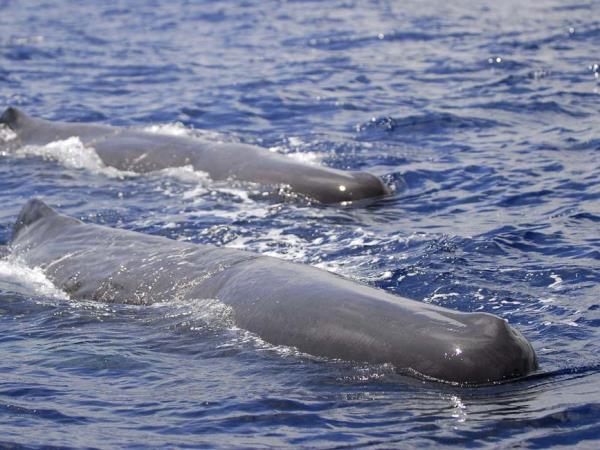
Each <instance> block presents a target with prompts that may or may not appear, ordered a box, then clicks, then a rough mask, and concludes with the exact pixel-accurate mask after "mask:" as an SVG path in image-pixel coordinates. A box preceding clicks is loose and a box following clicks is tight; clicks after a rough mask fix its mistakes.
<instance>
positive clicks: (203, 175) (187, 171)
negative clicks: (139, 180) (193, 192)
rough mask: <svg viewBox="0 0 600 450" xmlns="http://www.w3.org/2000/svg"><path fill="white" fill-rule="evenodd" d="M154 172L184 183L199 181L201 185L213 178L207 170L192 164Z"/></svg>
mask: <svg viewBox="0 0 600 450" xmlns="http://www.w3.org/2000/svg"><path fill="white" fill-rule="evenodd" d="M153 173H154V174H157V175H162V176H167V177H171V178H175V179H176V180H179V181H183V182H184V183H194V184H195V183H198V184H200V185H206V184H208V183H209V182H210V180H211V178H210V175H209V174H208V173H207V172H203V171H201V170H196V169H194V166H192V165H191V164H190V165H187V166H181V167H167V168H166V169H161V170H157V171H155V172H153Z"/></svg>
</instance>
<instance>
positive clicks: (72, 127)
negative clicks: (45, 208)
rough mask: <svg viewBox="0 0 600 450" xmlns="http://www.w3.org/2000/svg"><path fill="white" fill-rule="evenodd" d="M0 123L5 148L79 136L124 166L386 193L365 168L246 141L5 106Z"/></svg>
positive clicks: (322, 195)
mask: <svg viewBox="0 0 600 450" xmlns="http://www.w3.org/2000/svg"><path fill="white" fill-rule="evenodd" d="M0 123H2V124H4V125H5V126H8V127H9V128H10V129H11V130H12V131H13V132H14V133H16V136H17V137H16V139H15V140H14V141H12V142H10V145H6V149H5V151H10V150H13V149H15V148H18V147H22V146H42V145H46V144H48V143H50V142H54V141H60V140H64V139H69V138H71V137H77V138H79V139H80V140H81V142H82V144H83V145H85V146H86V147H92V148H93V149H94V150H95V151H96V153H97V154H98V156H99V157H100V159H101V160H102V162H103V163H104V164H105V165H106V166H109V167H114V168H116V169H118V170H123V171H131V172H137V173H147V172H152V171H156V170H161V169H165V168H174V167H182V166H192V167H193V168H194V169H195V170H199V171H203V172H205V173H207V174H208V175H209V176H210V177H211V178H212V179H213V180H230V179H231V180H239V181H243V182H253V183H258V184H260V185H263V186H271V187H279V186H286V187H288V188H289V189H290V190H291V192H292V193H297V194H301V195H304V196H306V197H308V198H310V199H313V200H316V201H318V202H321V203H326V204H327V203H344V202H346V203H349V202H355V201H359V200H364V199H372V198H378V197H382V196H385V195H388V194H390V189H389V188H388V187H387V186H386V185H385V184H384V183H383V182H382V180H381V179H380V178H379V177H377V176H375V175H373V174H370V173H368V172H363V171H343V170H337V169H333V168H329V167H324V166H317V165H309V164H305V163H302V162H300V161H296V160H293V159H292V158H289V157H287V156H285V155H281V154H278V153H274V152H271V151H269V150H268V149H266V148H262V147H259V146H255V145H250V144H244V143H222V142H221V143H220V142H212V141H207V140H202V139H200V138H192V137H183V136H170V135H160V134H156V133H150V132H146V131H141V130H134V129H129V128H125V127H113V126H108V125H100V124H90V123H68V122H50V121H47V120H43V119H39V118H34V117H30V116H28V115H27V114H25V113H24V112H23V111H21V110H19V109H17V108H14V107H9V108H7V109H6V111H4V113H3V114H2V116H1V117H0Z"/></svg>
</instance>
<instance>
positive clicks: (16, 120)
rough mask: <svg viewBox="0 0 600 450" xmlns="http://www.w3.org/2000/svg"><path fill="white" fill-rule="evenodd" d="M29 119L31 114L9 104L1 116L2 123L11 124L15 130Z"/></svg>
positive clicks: (0, 121)
mask: <svg viewBox="0 0 600 450" xmlns="http://www.w3.org/2000/svg"><path fill="white" fill-rule="evenodd" d="M27 119H29V116H28V115H27V114H25V113H24V112H23V111H21V110H20V109H17V108H15V107H13V106H9V107H8V108H6V110H5V111H4V113H3V114H2V116H0V123H3V124H5V125H7V126H9V127H10V128H11V129H13V130H16V129H17V128H19V127H20V126H21V125H22V124H23V122H25V121H26V120H27Z"/></svg>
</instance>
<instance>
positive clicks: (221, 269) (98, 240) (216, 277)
mask: <svg viewBox="0 0 600 450" xmlns="http://www.w3.org/2000/svg"><path fill="white" fill-rule="evenodd" d="M16 228H17V234H16V235H15V236H14V237H13V240H12V241H11V244H10V245H11V249H12V253H13V254H14V255H15V256H16V257H19V258H20V259H21V260H22V261H23V262H24V263H26V264H28V265H29V266H39V267H42V268H44V271H45V274H46V276H47V277H48V278H49V279H50V280H51V281H52V282H53V283H55V285H56V286H57V287H59V288H60V289H62V290H63V291H64V292H66V293H67V294H68V295H69V296H70V297H71V298H73V299H91V300H99V301H103V302H122V303H133V304H151V303H156V302H164V301H166V300H167V301H168V300H178V301H179V300H184V301H194V302H195V301H202V299H216V300H218V301H219V302H220V303H222V305H223V306H224V307H225V309H226V310H227V311H230V312H228V317H229V318H230V319H231V320H233V323H234V324H235V326H237V327H240V328H243V329H245V330H247V331H250V332H252V333H255V334H256V335H257V336H259V337H260V338H262V339H263V340H265V341H266V342H269V343H271V344H274V345H286V346H292V347H296V348H298V350H300V351H301V352H305V353H308V354H312V355H315V356H325V357H331V358H337V359H344V360H352V361H358V362H370V363H376V364H381V363H392V364H393V365H394V367H396V369H398V370H400V371H401V372H404V371H408V373H415V372H418V373H419V374H421V375H422V376H425V377H430V378H434V379H438V380H444V381H451V382H457V383H469V384H486V383H488V382H494V381H500V380H505V379H510V378H514V377H519V376H523V375H526V374H527V373H529V372H530V371H532V370H535V368H536V367H537V361H536V357H535V352H534V350H533V348H532V347H531V345H530V344H529V343H528V342H527V341H526V340H525V338H524V337H523V336H522V335H521V334H520V333H519V332H518V331H517V330H515V329H513V328H512V327H510V326H509V325H508V324H507V323H506V322H505V321H504V320H502V319H501V318H499V317H496V316H493V315H490V314H485V313H461V312H457V311H451V310H448V309H445V308H442V307H439V306H435V305H431V304H426V303H421V302H416V301H413V300H409V299H406V298H402V297H398V296H395V295H392V294H390V293H387V292H384V291H381V290H378V289H374V288H372V287H368V286H364V285H361V284H358V283H355V282H353V281H351V280H347V279H344V278H342V277H340V276H338V275H335V274H331V273H328V272H326V271H323V270H320V269H317V268H315V267H311V266H306V265H302V264H295V263H292V262H288V261H282V260H280V259H277V258H272V257H268V256H261V255H258V254H255V253H250V252H244V251H240V250H237V249H229V248H219V247H213V246H207V245H198V244H192V243H186V242H178V241H173V240H170V239H166V238H164V237H160V236H151V235H146V234H142V233H135V232H132V231H127V230H120V229H114V228H107V227H103V226H100V225H94V224H84V223H83V222H81V221H79V220H76V219H72V218H70V217H67V216H63V215H62V214H59V213H57V212H55V211H53V210H52V209H51V208H49V207H48V206H46V205H45V204H44V203H42V202H41V201H39V200H31V201H30V202H28V203H27V204H26V205H25V207H24V209H23V211H22V213H21V214H20V215H19V219H18V224H17V225H16Z"/></svg>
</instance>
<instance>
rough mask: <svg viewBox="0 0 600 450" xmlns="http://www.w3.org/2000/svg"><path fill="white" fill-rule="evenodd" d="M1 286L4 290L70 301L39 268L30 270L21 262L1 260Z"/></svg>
mask: <svg viewBox="0 0 600 450" xmlns="http://www.w3.org/2000/svg"><path fill="white" fill-rule="evenodd" d="M0 286H2V289H4V290H14V291H17V292H27V293H30V294H33V295H40V296H44V297H53V298H58V299H61V300H68V299H69V296H68V295H67V294H66V293H65V292H63V291H61V290H60V289H58V288H57V287H56V286H54V284H52V282H51V281H50V280H49V279H48V278H47V277H46V275H45V274H44V271H43V270H42V269H41V268H39V267H34V268H30V267H27V266H26V265H24V264H23V263H21V262H20V261H19V260H15V259H13V258H10V257H9V258H7V259H3V260H0Z"/></svg>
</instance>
